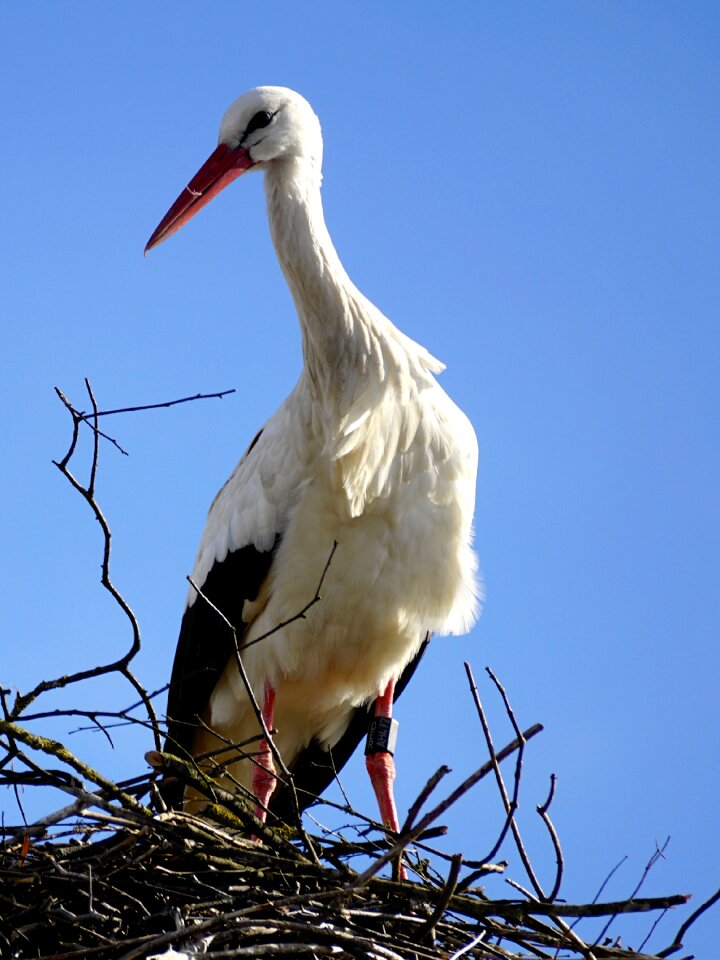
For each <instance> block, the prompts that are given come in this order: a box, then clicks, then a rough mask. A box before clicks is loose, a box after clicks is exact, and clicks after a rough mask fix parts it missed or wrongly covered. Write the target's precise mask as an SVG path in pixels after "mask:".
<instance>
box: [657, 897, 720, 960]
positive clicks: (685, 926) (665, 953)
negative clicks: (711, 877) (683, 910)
mask: <svg viewBox="0 0 720 960" xmlns="http://www.w3.org/2000/svg"><path fill="white" fill-rule="evenodd" d="M718 900H720V888H718V889H717V890H716V891H715V893H713V894H712V895H711V896H709V897H708V898H707V900H706V901H705V902H704V903H701V904H700V906H699V907H698V908H697V910H694V911H693V912H692V913H691V914H690V916H689V917H688V918H687V920H686V921H685V922H684V923H682V924H681V925H680V928H679V929H678V932H677V933H676V934H675V939H674V940H673V942H672V943H671V944H670V946H669V947H665V949H664V950H661V951H660V952H659V953H658V956H659V957H669V956H670V954H672V953H675V952H676V951H677V950H679V949H680V947H682V945H683V943H682V942H683V937H684V936H685V934H686V933H687V932H688V930H689V929H690V927H691V926H692V925H693V924H694V923H695V921H696V920H697V919H698V917H701V916H702V915H703V913H705V911H706V910H709V909H710V907H712V906H713V904H715V903H717V902H718Z"/></svg>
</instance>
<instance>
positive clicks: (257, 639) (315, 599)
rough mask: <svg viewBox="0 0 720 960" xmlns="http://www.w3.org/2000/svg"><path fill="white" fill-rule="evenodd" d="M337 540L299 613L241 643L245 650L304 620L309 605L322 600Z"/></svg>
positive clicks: (334, 541)
mask: <svg viewBox="0 0 720 960" xmlns="http://www.w3.org/2000/svg"><path fill="white" fill-rule="evenodd" d="M337 546H338V542H337V540H333V545H332V549H331V550H330V555H329V556H328V558H327V562H326V563H325V567H324V568H323V572H322V574H321V576H320V580H319V581H318V585H317V589H316V590H315V596H314V597H313V598H312V600H310V601H309V602H308V603H306V604H305V606H304V607H303V608H302V610H300V612H299V613H296V614H294V615H293V616H292V617H290V618H289V619H287V620H282V621H281V622H280V623H278V624H276V625H275V626H274V627H273V628H272V630H268V631H267V633H263V634H261V635H260V636H259V637H255V639H254V640H251V641H250V642H249V643H246V644H243V650H247V649H248V647H252V646H254V644H256V643H260V641H261V640H267V638H268V637H271V636H272V635H273V634H274V633H277V632H278V631H279V630H283V629H284V628H285V627H287V626H289V625H290V624H291V623H295V621H296V620H304V619H305V614H306V613H307V612H308V610H310V608H311V607H314V606H315V604H316V603H319V602H320V600H322V596H321V595H320V591H321V590H322V586H323V583H324V582H325V576H326V575H327V572H328V570H329V569H330V564H331V563H332V559H333V557H334V556H335V551H336V550H337Z"/></svg>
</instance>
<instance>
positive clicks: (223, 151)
mask: <svg viewBox="0 0 720 960" xmlns="http://www.w3.org/2000/svg"><path fill="white" fill-rule="evenodd" d="M252 166H254V161H253V160H252V159H251V158H250V154H249V153H248V152H247V150H245V149H244V148H243V147H228V146H227V144H225V143H221V144H220V146H219V147H218V148H217V150H215V152H214V153H213V154H212V155H211V156H210V157H208V159H207V160H206V161H205V163H204V164H203V165H202V167H200V169H199V170H198V172H197V173H196V174H195V176H194V177H193V178H192V180H191V181H190V183H189V184H188V185H187V186H186V187H185V189H184V190H183V192H182V193H181V194H180V196H179V197H178V198H177V200H176V201H175V203H174V204H173V205H172V206H171V207H170V209H169V210H168V212H167V213H166V214H165V216H164V217H163V218H162V220H161V221H160V223H159V224H158V226H157V228H156V230H155V233H153V235H152V236H151V237H150V239H149V240H148V242H147V246H146V247H145V253H147V252H148V250H152V248H153V247H156V246H157V245H158V244H159V243H162V242H163V240H167V238H168V237H169V236H170V235H171V234H173V233H175V231H176V230H179V229H180V227H182V226H183V224H185V223H187V222H188V220H190V218H191V217H194V216H195V214H196V213H197V212H198V210H201V209H202V208H203V207H204V206H205V204H206V203H209V202H210V201H211V200H212V198H213V197H216V196H217V195H218V194H219V193H220V191H221V190H222V189H223V188H224V187H226V186H227V185H228V184H229V183H232V182H233V180H236V179H237V178H238V177H239V176H240V175H241V174H243V173H245V171H246V170H249V169H250V167H252Z"/></svg>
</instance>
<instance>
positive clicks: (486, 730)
mask: <svg viewBox="0 0 720 960" xmlns="http://www.w3.org/2000/svg"><path fill="white" fill-rule="evenodd" d="M465 672H466V674H467V677H468V682H469V683H470V691H471V693H472V697H473V701H474V703H475V709H476V710H477V714H478V717H479V719H480V725H481V726H482V730H483V734H484V736H485V742H486V744H487V748H488V751H489V753H490V762H491V764H492V769H493V771H494V773H495V781H496V783H497V785H498V790H499V791H500V796H501V798H502V801H503V805H504V807H505V813H506V815H507V819H506V821H505V824H504V826H503V829H502V831H501V833H500V836H499V838H498V840H497V841H496V843H495V846H494V847H493V849H492V850H491V852H490V854H489V856H488V857H487V858H486V859H487V860H492V859H493V857H494V856H495V854H496V853H497V851H498V850H499V849H500V846H501V844H502V842H503V840H504V839H505V837H506V835H507V832H508V829H511V830H512V833H513V837H514V839H515V845H516V847H517V849H518V853H519V854H520V859H521V860H522V863H523V866H524V867H525V872H526V873H527V875H528V877H529V878H530V882H531V883H532V885H533V887H534V888H535V890H536V892H537V894H538V896H539V897H540V899H541V900H545V899H546V897H545V895H544V893H543V890H542V887H541V886H540V883H539V881H538V879H537V877H536V876H535V871H534V870H533V868H532V865H531V863H530V858H529V857H528V855H527V853H526V851H525V847H524V846H523V842H522V838H521V836H520V830H519V829H518V826H517V823H516V822H515V811H516V810H517V805H518V795H519V789H520V777H521V774H522V766H521V763H522V754H523V751H524V748H525V744H524V743H523V742H522V740H521V745H520V749H519V751H518V758H517V763H516V765H515V786H514V789H513V799H512V801H511V800H510V798H509V796H508V792H507V790H506V788H505V782H504V780H503V777H502V773H501V772H500V766H499V764H498V763H497V761H496V757H495V748H494V746H493V740H492V734H491V733H490V725H489V724H488V721H487V717H486V716H485V711H484V709H483V706H482V702H481V700H480V694H479V693H478V688H477V684H476V683H475V677H474V676H473V672H472V667H471V666H470V664H469V663H467V662H466V663H465ZM488 672H489V673H490V676H491V679H493V680H494V682H495V685H496V686H497V687H498V689H499V690H500V693H501V695H502V696H503V700H504V703H505V709H506V711H507V712H508V716H509V717H510V721H511V723H512V726H513V729H514V730H515V733H516V735H518V736H519V738H522V734H521V733H520V730H519V728H518V725H517V721H516V720H515V716H514V714H513V712H512V710H511V709H510V704H509V703H508V701H507V697H505V696H504V693H505V691H504V690H503V688H502V686H501V685H500V684H499V682H498V680H497V678H496V677H495V675H494V674H493V673H492V671H490V670H489V668H488Z"/></svg>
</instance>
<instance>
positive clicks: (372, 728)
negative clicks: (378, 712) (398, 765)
mask: <svg viewBox="0 0 720 960" xmlns="http://www.w3.org/2000/svg"><path fill="white" fill-rule="evenodd" d="M398 726H399V724H398V722H397V720H391V719H390V717H371V718H370V722H369V724H368V735H367V741H366V742H365V753H366V754H368V753H390V754H393V753H395V743H396V742H397V732H398Z"/></svg>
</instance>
